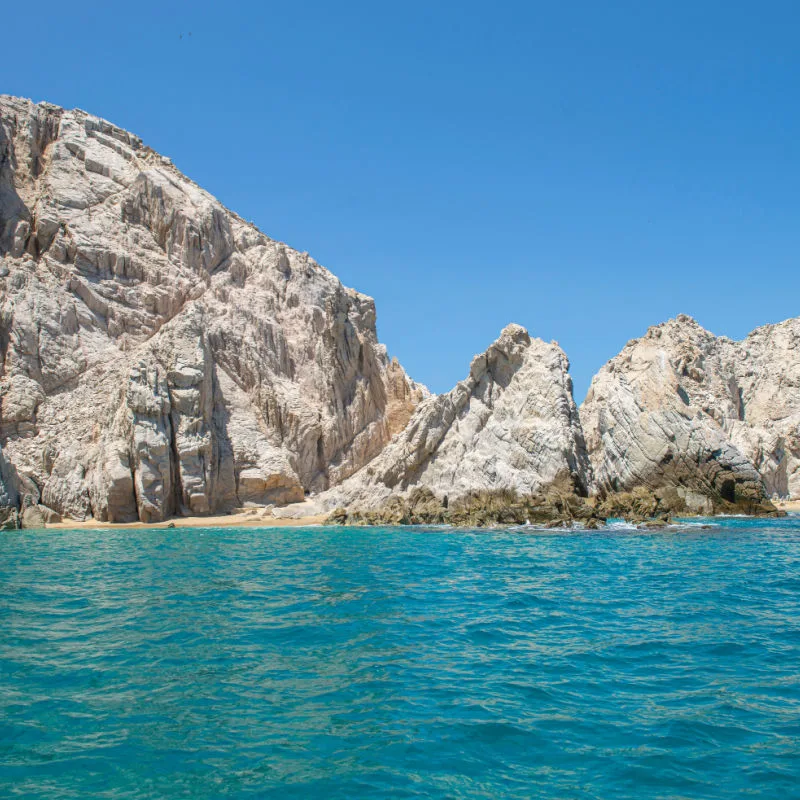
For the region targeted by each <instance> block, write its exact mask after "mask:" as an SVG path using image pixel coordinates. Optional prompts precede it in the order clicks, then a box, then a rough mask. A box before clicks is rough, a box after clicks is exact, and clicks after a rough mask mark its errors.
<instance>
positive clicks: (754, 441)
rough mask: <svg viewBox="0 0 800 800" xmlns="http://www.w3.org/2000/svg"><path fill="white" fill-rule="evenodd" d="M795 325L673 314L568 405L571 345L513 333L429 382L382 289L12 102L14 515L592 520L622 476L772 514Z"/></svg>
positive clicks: (797, 401) (786, 466)
mask: <svg viewBox="0 0 800 800" xmlns="http://www.w3.org/2000/svg"><path fill="white" fill-rule="evenodd" d="M799 342H800V320H789V321H788V322H784V323H781V324H780V325H770V326H766V327H764V328H760V329H758V330H757V331H754V332H753V333H752V334H751V335H750V336H748V337H747V338H746V339H745V340H744V341H742V342H732V341H730V340H729V339H725V338H723V337H715V336H713V335H712V334H710V333H708V332H707V331H705V330H703V329H702V328H701V327H700V326H699V325H697V324H696V323H695V322H694V321H693V320H691V319H689V318H688V317H683V316H681V317H678V318H677V319H676V320H672V321H670V322H668V323H665V324H664V325H660V326H657V327H655V328H651V329H650V331H649V332H648V333H647V335H646V336H645V337H643V338H642V339H638V340H635V341H632V342H630V343H629V344H628V345H627V346H626V348H625V349H624V350H623V351H622V353H620V355H618V356H617V357H616V358H614V359H612V360H611V361H610V362H609V363H608V364H607V365H606V366H605V367H603V369H602V370H601V371H600V373H599V374H598V375H597V376H596V377H595V379H594V381H593V383H592V388H591V390H590V392H589V395H588V397H587V399H586V401H585V403H584V405H583V407H582V410H581V417H580V418H579V414H578V411H577V409H576V407H575V403H574V401H573V398H572V383H571V380H570V377H569V374H568V362H567V358H566V356H565V355H564V353H563V352H562V351H561V350H560V349H559V347H558V346H557V345H555V344H546V343H545V342H543V341H541V340H538V339H531V338H530V336H529V335H528V333H527V332H526V331H525V330H524V329H523V328H520V327H519V326H516V325H510V326H509V327H507V328H506V329H505V330H504V331H503V333H502V334H501V336H500V338H499V339H498V340H497V341H496V342H495V343H494V344H493V345H491V347H490V348H489V349H488V350H487V351H486V352H485V353H484V354H482V355H480V356H477V357H476V358H475V359H474V361H473V362H472V365H471V368H470V373H469V375H468V377H467V378H466V379H465V380H464V381H462V382H461V383H459V384H458V385H457V386H456V387H455V388H454V389H453V390H452V391H450V392H448V393H447V394H444V395H441V396H429V395H428V393H427V390H425V389H424V387H421V386H419V385H417V384H415V383H414V382H413V381H412V380H410V379H409V378H408V377H407V376H406V374H405V372H404V371H403V369H402V367H401V366H400V365H399V364H398V363H397V361H395V360H390V359H389V358H388V356H387V354H386V350H385V348H384V347H383V346H382V345H380V344H379V343H378V341H377V336H376V329H375V306H374V303H373V301H372V300H371V299H370V298H369V297H366V296H364V295H362V294H359V293H358V292H356V291H354V290H352V289H347V288H345V287H344V286H342V284H341V283H340V282H339V281H338V280H337V279H336V278H335V277H334V276H333V275H332V274H331V273H330V272H328V271H327V270H326V269H324V268H323V267H321V266H320V265H319V264H317V263H316V262H315V261H314V260H313V259H312V258H310V257H309V256H308V254H306V253H300V252H297V251H295V250H292V249H291V248H289V247H287V246H286V245H284V244H281V243H279V242H276V241H273V240H271V239H269V238H268V237H267V236H265V235H264V234H263V233H261V232H260V231H259V230H257V229H256V228H255V227H254V226H253V225H252V224H248V223H246V222H245V221H243V220H242V219H240V218H239V217H238V216H236V215H235V214H233V213H232V212H230V211H228V210H227V209H225V208H224V207H223V206H222V205H220V204H219V203H218V202H217V201H216V200H215V199H214V198H213V197H211V196H210V195H209V194H207V193H206V192H204V191H203V190H202V189H200V188H199V187H198V186H196V185H195V184H194V183H193V182H192V181H191V180H189V179H188V178H187V177H186V176H184V175H182V174H181V173H180V172H179V171H178V170H177V169H176V168H175V167H174V166H173V165H172V164H171V162H170V161H169V160H168V159H166V158H163V157H162V156H160V155H158V154H157V153H155V152H153V151H152V150H151V149H150V148H148V147H146V146H145V145H144V144H142V142H141V141H140V140H139V139H138V138H137V137H136V136H133V135H132V134H129V133H127V132H126V131H124V130H122V129H120V128H117V127H115V126H114V125H111V124H110V123H108V122H105V121H103V120H101V119H98V118H97V117H93V116H91V115H90V114H87V113H85V112H83V111H80V110H73V111H66V110H64V109H61V108H58V107H56V106H52V105H49V104H46V103H41V104H39V105H35V104H33V103H31V102H30V101H28V100H20V99H17V98H12V97H7V96H0V527H3V526H15V525H17V524H18V523H19V521H20V520H22V522H23V523H24V524H27V525H40V524H43V523H44V522H47V521H50V520H53V519H56V518H58V516H59V515H63V516H66V517H71V518H76V519H85V518H87V517H95V518H97V519H99V520H108V521H111V522H123V521H130V520H136V519H139V520H142V521H145V522H153V521H158V520H163V519H165V518H167V517H169V516H170V515H173V514H209V513H213V512H221V511H226V510H231V509H233V508H237V507H240V506H247V505H251V506H265V505H276V506H288V508H287V511H286V512H285V513H293V512H292V510H291V509H292V507H294V508H297V507H298V505H297V504H298V503H301V501H304V498H306V497H308V496H309V495H312V496H314V497H316V498H317V500H316V502H317V503H318V507H320V508H327V509H330V508H332V507H333V506H335V505H340V504H346V505H348V506H350V507H361V508H363V509H375V508H378V507H380V506H382V505H385V504H386V503H387V502H389V501H390V500H391V499H392V498H395V499H398V498H399V499H398V503H396V504H395V505H396V508H395V510H394V511H393V512H392V513H395V512H396V513H398V514H400V515H401V516H402V515H403V514H411V515H412V516H413V515H416V516H418V517H419V518H420V519H423V518H429V517H430V518H433V517H436V518H438V516H437V515H439V516H441V515H443V514H444V512H445V511H447V510H448V507H449V504H450V503H451V502H456V503H458V502H459V500H461V501H463V502H461V505H460V506H458V509H460V510H457V511H456V510H454V509H453V508H452V507H451V508H450V511H449V512H448V513H449V514H450V517H452V518H453V519H462V518H463V519H468V518H472V517H474V516H475V515H476V514H477V515H479V516H480V515H482V516H480V518H481V519H484V518H485V519H487V520H488V519H497V518H504V515H506V516H507V514H506V510H504V509H503V508H502V507H501V506H502V503H503V502H505V501H502V498H503V497H506V498H512V497H514V498H517V500H515V501H514V503H512V505H514V509H515V510H514V509H512V510H514V514H516V515H517V516H519V515H524V514H534V515H536V514H539V515H540V516H542V517H543V518H544V517H545V516H547V515H548V514H549V515H551V516H552V515H553V514H560V515H562V517H563V518H564V519H575V518H579V517H580V516H581V515H583V516H584V517H586V519H587V520H588V519H592V520H595V521H596V519H597V517H596V514H595V511H594V510H592V509H594V508H595V506H594V505H592V503H593V502H594V501H590V502H589V503H584V502H583V501H580V502H579V501H578V500H577V499H575V498H576V497H577V496H579V495H580V496H585V495H586V494H588V493H597V494H599V495H600V496H601V498H600V499H601V500H603V498H607V497H608V496H610V495H611V494H612V493H614V492H620V491H627V490H631V489H637V491H639V494H636V495H635V496H634V495H631V498H632V499H630V498H629V499H630V502H631V503H634V504H636V508H637V509H638V510H637V514H640V515H641V513H644V512H643V509H645V510H646V508H650V507H651V506H652V507H653V508H655V509H656V510H657V512H658V513H659V514H661V513H669V511H670V510H671V509H673V508H677V507H680V506H682V507H685V508H688V509H689V510H695V511H699V512H708V511H713V510H729V509H731V508H734V507H735V508H740V509H742V510H759V508H760V507H761V506H760V504H761V503H762V501H763V500H764V496H765V494H764V493H765V489H766V491H767V492H769V493H773V492H774V493H778V494H780V495H794V496H797V495H800V345H799V344H798V343H799ZM584 431H585V432H586V441H585V442H584ZM481 492H484V493H488V494H485V495H481V496H478V495H476V493H478V494H479V493H481ZM665 492H666V493H667V494H665ZM504 493H506V494H504ZM654 493H655V494H654ZM533 495H539V497H540V499H541V502H539V500H537V499H536V498H534V497H533ZM667 495H669V496H667ZM409 498H411V499H409ZM464 498H467V500H464ZM470 498H471V499H470ZM484 500H486V503H488V506H487V508H484V507H483V506H482V505H481V504H482V503H483V502H484ZM617 500H619V501H620V502H623V501H622V500H620V498H617ZM406 501H408V502H406ZM304 502H307V501H304ZM508 502H509V503H511V501H510V500H509V501H508ZM603 502H605V505H606V506H607V507H608V509H611V510H610V511H609V513H613V511H614V509H615V508H617V505H619V503H617V505H615V503H616V502H617V501H613V502H612V501H608V502H606V501H605V500H603ZM625 502H628V501H627V500H626V501H625ZM623 505H624V503H623ZM278 513H283V512H278ZM426 515H428V516H427V517H426ZM431 515H433V517H431ZM459 515H460V516H459ZM487 515H488V516H487ZM493 515H494V516H493ZM587 515H588V516H587ZM592 515H594V516H592ZM512 516H513V515H512Z"/></svg>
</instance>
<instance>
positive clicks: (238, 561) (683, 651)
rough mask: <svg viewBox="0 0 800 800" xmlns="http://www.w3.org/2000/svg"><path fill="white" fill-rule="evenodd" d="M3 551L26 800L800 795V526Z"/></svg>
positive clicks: (186, 534)
mask: <svg viewBox="0 0 800 800" xmlns="http://www.w3.org/2000/svg"><path fill="white" fill-rule="evenodd" d="M712 524H713V527H711V528H703V527H701V526H700V525H699V524H693V525H687V526H680V527H677V528H674V529H670V530H668V531H665V532H656V533H643V532H637V531H633V530H631V529H629V528H626V527H625V526H624V525H621V524H620V525H616V526H612V527H611V528H610V529H607V530H601V531H597V532H567V533H564V532H561V533H554V532H544V531H535V530H531V529H527V530H522V531H520V530H516V531H507V530H505V531H500V530H497V531H463V530H451V529H410V528H369V529H367V528H363V529H353V528H350V529H342V528H320V527H317V528H290V529H275V528H271V529H261V530H259V529H254V528H248V529H195V530H187V529H176V530H157V531H156V530H123V531H119V530H117V531H54V530H50V531H46V532H25V531H21V532H7V533H2V534H0V797H3V798H15V797H16V798H48V800H60V798H81V800H83V799H85V798H228V797H235V798H239V797H241V798H273V797H274V798H389V797H391V798H418V797H425V798H526V799H527V798H536V797H547V798H559V799H565V798H604V799H605V798H637V800H640V799H641V798H734V797H736V798H743V797H764V798H779V800H787V798H798V797H800V516H793V517H788V518H785V519H780V520H762V521H753V520H747V519H735V518H729V519H723V520H715V521H713V523H712Z"/></svg>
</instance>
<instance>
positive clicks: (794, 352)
mask: <svg viewBox="0 0 800 800" xmlns="http://www.w3.org/2000/svg"><path fill="white" fill-rule="evenodd" d="M733 368H734V369H733V373H734V380H735V384H736V394H737V396H738V404H737V406H736V411H737V415H736V417H734V418H733V419H729V420H726V430H727V431H728V433H729V436H730V439H731V442H732V443H733V444H734V445H735V446H736V447H737V448H738V449H739V450H740V451H741V452H742V453H743V454H744V455H746V456H747V458H748V459H749V460H750V461H751V462H752V464H753V465H754V466H755V468H756V469H757V470H758V472H759V474H760V475H761V477H762V478H763V480H764V485H765V487H766V490H767V494H769V495H770V496H771V495H774V494H777V495H779V496H780V497H800V318H796V319H790V320H786V321H785V322H781V323H779V324H777V325H765V326H763V327H761V328H757V329H756V330H754V331H753V332H752V333H751V334H750V335H749V336H748V337H747V338H745V339H744V340H743V341H742V342H738V343H736V345H735V347H734V356H733Z"/></svg>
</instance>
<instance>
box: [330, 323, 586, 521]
mask: <svg viewBox="0 0 800 800" xmlns="http://www.w3.org/2000/svg"><path fill="white" fill-rule="evenodd" d="M568 369H569V362H568V361H567V357H566V356H565V355H564V353H563V351H562V350H561V349H560V348H559V347H558V345H556V344H547V343H546V342H543V341H542V340H541V339H531V337H530V336H529V335H528V332H527V331H526V330H525V329H524V328H521V327H520V326H519V325H509V326H508V327H507V328H506V329H505V330H504V331H503V332H502V334H501V335H500V338H499V339H498V340H497V341H496V342H494V344H492V345H491V347H489V349H488V350H487V351H486V352H485V353H482V354H481V355H478V356H476V357H475V358H474V359H473V361H472V365H471V366H470V371H469V375H468V376H467V378H466V379H465V380H463V381H461V382H460V383H459V384H457V385H456V387H455V388H454V389H452V390H451V391H450V392H448V393H447V394H443V395H438V396H434V397H429V398H428V399H427V400H424V401H423V402H422V403H421V404H420V405H419V407H418V408H417V410H416V411H415V413H414V415H413V417H412V418H411V420H410V422H409V423H408V426H407V427H406V429H405V430H404V431H402V432H401V433H400V434H399V435H398V436H396V437H395V438H394V439H393V440H392V441H391V442H390V443H389V444H388V445H387V446H386V448H385V449H384V450H383V452H382V453H381V454H380V455H379V456H378V457H377V458H375V459H374V460H373V461H372V462H370V464H369V465H368V466H366V467H365V468H364V469H362V470H361V471H360V472H359V473H357V474H356V475H354V476H353V477H352V478H350V479H349V480H347V481H345V482H344V483H343V484H342V485H341V486H339V487H338V488H336V489H333V490H331V491H330V492H328V493H326V494H325V495H324V496H323V497H322V498H320V499H321V501H323V503H324V504H325V505H326V507H329V508H330V507H332V506H335V505H345V506H355V507H358V508H374V507H377V506H379V505H380V504H381V503H383V502H385V501H386V500H387V499H388V498H389V497H390V496H391V495H393V494H400V493H404V492H407V491H408V490H409V489H413V488H419V487H424V488H427V489H430V490H431V491H432V492H433V493H434V494H435V495H436V496H437V497H439V498H440V499H442V498H445V497H447V498H448V499H449V500H454V499H458V498H460V497H463V496H464V495H466V494H468V493H470V492H474V491H479V490H490V491H492V490H503V489H511V490H513V491H515V492H518V493H519V494H522V495H527V494H531V493H535V492H540V491H543V490H546V489H547V488H548V487H550V486H552V485H554V484H558V485H560V486H563V487H568V488H569V489H570V490H572V491H577V492H578V493H579V494H585V493H586V491H587V489H588V487H589V485H590V484H591V475H590V467H589V462H588V458H587V455H586V448H585V445H584V441H583V433H582V430H581V425H580V421H579V419H578V411H577V408H576V407H575V402H574V400H573V398H572V380H571V378H570V377H569V374H568Z"/></svg>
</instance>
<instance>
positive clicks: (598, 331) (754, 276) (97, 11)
mask: <svg viewBox="0 0 800 800" xmlns="http://www.w3.org/2000/svg"><path fill="white" fill-rule="evenodd" d="M3 28H4V34H3V37H2V40H3V43H2V66H1V67H0V76H2V81H0V91H2V92H6V93H11V94H18V95H24V96H28V97H32V98H33V99H35V100H49V101H51V102H54V103H58V104H60V105H64V106H68V107H74V106H79V107H81V108H84V109H86V110H87V111H90V112H92V113H94V114H98V115H100V116H102V117H105V118H107V119H109V120H112V121H114V122H115V123H117V124H119V125H122V126H123V127H125V128H128V129H130V130H132V131H134V132H136V133H137V134H139V135H140V136H142V137H143V138H144V140H145V141H146V142H147V143H148V144H149V145H151V146H152V147H154V148H155V149H157V150H159V151H160V152H162V153H163V154H165V155H168V156H170V157H171V158H172V159H173V160H174V162H175V163H176V164H177V166H178V167H180V168H181V169H182V170H183V171H184V172H186V173H187V174H188V175H189V176H191V177H192V178H193V179H194V180H196V181H197V182H198V183H200V184H201V185H202V186H204V187H205V188H207V189H208V190H209V191H211V192H212V193H213V194H215V195H216V196H217V197H219V198H220V199H221V200H222V201H223V202H224V203H225V204H226V205H228V206H229V207H231V208H232V209H234V210H235V211H237V212H238V213H239V214H241V215H242V216H243V217H245V218H247V219H252V220H254V221H255V222H256V223H257V224H258V225H259V226H260V227H261V228H262V229H263V230H264V231H265V232H266V233H267V234H268V235H270V236H272V237H274V238H276V239H280V240H283V241H285V242H287V243H289V244H290V245H292V246H293V247H296V248H298V249H300V250H308V251H309V252H310V253H311V254H312V255H313V256H314V257H315V258H316V259H317V260H318V261H319V262H320V263H322V264H324V265H325V266H327V267H328V268H330V269H331V270H332V271H333V272H335V273H336V274H337V275H338V276H339V277H340V278H341V279H342V281H344V282H345V283H346V284H348V285H350V286H354V287H356V288H357V289H359V290H361V291H363V292H366V293H368V294H370V295H372V296H374V297H375V299H376V302H377V308H378V328H379V334H380V337H381V339H382V340H383V341H384V342H385V343H386V344H387V346H388V347H389V351H390V353H392V354H393V355H396V356H398V357H399V359H400V361H401V362H402V363H403V364H404V366H405V367H406V369H407V370H408V371H409V373H410V374H411V375H412V376H413V377H415V378H417V379H418V380H421V381H423V382H425V383H427V384H428V385H429V386H430V387H431V388H432V389H433V390H435V391H445V390H447V389H449V388H450V387H451V386H452V385H453V384H454V383H455V382H456V381H457V380H459V379H461V378H462V377H464V375H465V374H466V372H467V369H468V364H469V361H470V359H471V357H472V355H473V354H474V353H476V352H479V351H482V350H483V349H485V348H486V346H487V345H488V344H489V343H490V342H491V341H492V340H493V339H494V338H495V337H496V336H497V334H498V333H499V331H500V330H501V329H502V327H503V326H504V325H505V324H506V323H508V322H510V321H514V322H518V323H520V324H522V325H525V326H526V327H527V328H528V329H529V330H530V331H531V333H532V334H533V335H537V336H541V337H542V338H544V339H547V340H550V339H556V340H558V342H559V343H560V344H561V346H562V347H563V348H564V349H565V350H566V352H567V354H568V355H569V357H570V359H571V361H572V372H573V376H574V379H575V393H576V398H577V399H578V400H579V401H580V400H581V399H582V397H583V395H584V394H585V392H586V389H587V388H588V385H589V381H590V379H591V376H592V375H593V374H594V372H595V371H596V370H597V369H598V368H599V367H600V366H601V365H602V364H603V363H604V362H605V361H606V359H608V358H609V357H611V356H613V355H614V354H615V353H616V352H618V351H619V349H620V348H621V347H622V346H623V345H624V344H625V342H626V341H627V340H628V339H630V338H632V337H634V336H638V335H641V334H642V333H643V332H644V331H645V330H646V329H647V327H648V326H649V325H651V324H654V323H657V322H660V321H662V320H664V319H667V318H669V317H671V316H674V315H675V314H677V313H679V312H685V313H689V314H692V315H693V316H695V317H696V318H697V319H698V320H699V321H700V322H701V323H702V324H703V325H705V326H706V327H707V328H709V329H710V330H712V331H714V332H715V333H720V334H727V335H729V336H732V337H737V338H738V337H741V336H743V335H745V334H746V333H747V332H748V331H749V330H751V329H752V328H753V327H756V326H758V325H760V324H763V323H766V322H772V321H778V320H781V319H785V318H786V317H790V316H796V315H798V314H800V302H798V299H799V298H800V292H799V291H798V290H799V289H800V269H799V268H798V267H799V266H800V264H798V261H799V259H800V46H798V42H799V41H800V4H798V3H796V2H768V1H767V2H758V3H757V2H736V1H735V0H734V2H703V0H694V2H684V1H683V0H670V2H650V1H649V0H648V1H645V0H641V1H640V2H596V0H595V1H594V2H580V1H578V2H548V3H541V2H502V1H500V2H498V1H497V0H495V1H494V2H491V3H488V2H485V3H476V2H470V1H469V0H467V1H466V2H459V3H455V2H431V0H427V1H426V2H418V1H417V0H404V2H402V3H375V2H347V0H341V2H336V3H333V2H281V3H270V2H228V3H219V2H215V3H209V2H196V1H194V0H193V2H173V3H170V2H164V3H161V2H159V3H155V2H149V1H146V2H137V3H110V2H102V3H101V2H98V3H81V2H70V3H64V2H58V3H54V2H38V3H36V4H34V5H30V4H27V5H26V4H24V3H12V4H9V5H8V6H7V7H6V8H4V10H3ZM190 32H191V36H190V35H189V33H190ZM181 34H182V38H180V37H181Z"/></svg>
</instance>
